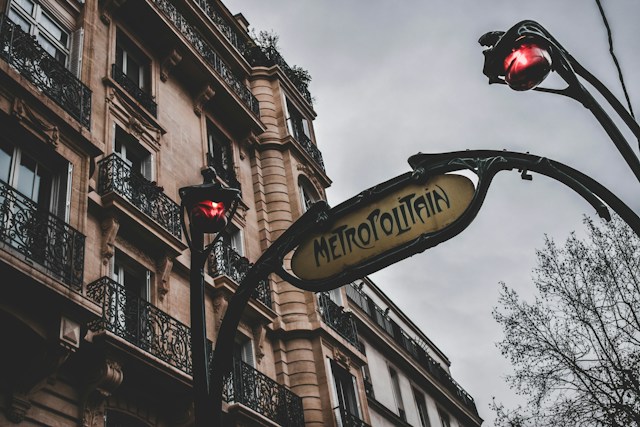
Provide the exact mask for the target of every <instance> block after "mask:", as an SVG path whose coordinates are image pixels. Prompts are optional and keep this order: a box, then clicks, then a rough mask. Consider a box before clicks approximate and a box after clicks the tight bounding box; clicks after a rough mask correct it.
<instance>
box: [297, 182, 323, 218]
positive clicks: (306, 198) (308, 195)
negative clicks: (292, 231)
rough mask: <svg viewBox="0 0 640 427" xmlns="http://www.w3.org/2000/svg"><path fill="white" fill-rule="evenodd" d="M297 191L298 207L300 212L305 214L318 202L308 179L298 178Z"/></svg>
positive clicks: (318, 198) (316, 194)
mask: <svg viewBox="0 0 640 427" xmlns="http://www.w3.org/2000/svg"><path fill="white" fill-rule="evenodd" d="M298 190H299V191H300V206H301V207H302V212H303V213H304V212H306V211H307V210H308V209H309V208H310V207H311V205H313V204H314V203H315V202H317V201H318V200H320V197H318V193H317V192H316V190H315V188H314V187H313V185H312V184H311V182H309V180H308V179H306V178H304V177H300V178H299V179H298Z"/></svg>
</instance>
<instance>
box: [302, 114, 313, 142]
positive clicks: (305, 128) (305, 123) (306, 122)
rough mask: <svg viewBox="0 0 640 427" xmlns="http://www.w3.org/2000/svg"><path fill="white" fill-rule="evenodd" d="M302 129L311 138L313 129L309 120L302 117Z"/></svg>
mask: <svg viewBox="0 0 640 427" xmlns="http://www.w3.org/2000/svg"><path fill="white" fill-rule="evenodd" d="M302 131H303V132H304V134H305V135H306V136H307V138H309V139H311V129H310V128H309V120H307V119H305V118H303V119H302Z"/></svg>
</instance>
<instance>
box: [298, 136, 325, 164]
mask: <svg viewBox="0 0 640 427" xmlns="http://www.w3.org/2000/svg"><path fill="white" fill-rule="evenodd" d="M294 137H295V138H296V140H297V141H298V143H299V144H300V145H301V146H302V148H304V150H305V151H306V152H307V154H309V156H311V158H312V159H313V161H314V162H316V164H317V165H318V166H320V169H322V170H325V169H324V159H323V158H322V152H321V151H320V150H319V149H318V147H316V145H315V144H314V143H313V142H311V139H309V137H308V136H307V135H305V134H304V133H302V132H298V133H297V134H296V135H294Z"/></svg>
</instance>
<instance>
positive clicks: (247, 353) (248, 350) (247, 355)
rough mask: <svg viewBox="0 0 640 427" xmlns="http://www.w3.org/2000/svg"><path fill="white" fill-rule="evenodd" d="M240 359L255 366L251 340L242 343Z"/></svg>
mask: <svg viewBox="0 0 640 427" xmlns="http://www.w3.org/2000/svg"><path fill="white" fill-rule="evenodd" d="M242 361H243V362H244V363H246V364H247V365H251V366H253V367H254V368H255V360H254V358H253V341H251V340H247V341H245V342H244V343H243V344H242Z"/></svg>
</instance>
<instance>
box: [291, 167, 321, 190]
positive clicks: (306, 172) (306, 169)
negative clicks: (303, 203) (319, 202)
mask: <svg viewBox="0 0 640 427" xmlns="http://www.w3.org/2000/svg"><path fill="white" fill-rule="evenodd" d="M297 168H298V170H299V171H300V172H301V173H302V174H303V175H304V176H305V178H307V179H308V180H309V182H311V184H313V186H314V190H315V192H316V193H317V194H322V191H318V188H322V184H320V181H318V178H316V174H315V173H314V172H313V170H312V169H311V168H310V167H309V166H308V165H306V164H303V163H298V167H297Z"/></svg>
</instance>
